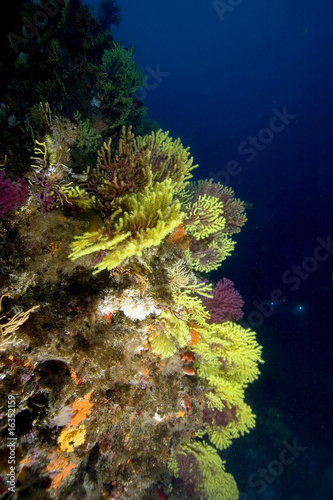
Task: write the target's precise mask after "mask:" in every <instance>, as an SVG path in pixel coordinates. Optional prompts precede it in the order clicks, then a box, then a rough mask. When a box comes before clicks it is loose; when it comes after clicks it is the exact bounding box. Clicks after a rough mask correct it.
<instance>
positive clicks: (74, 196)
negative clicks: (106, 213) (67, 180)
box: [59, 185, 96, 210]
mask: <svg viewBox="0 0 333 500" xmlns="http://www.w3.org/2000/svg"><path fill="white" fill-rule="evenodd" d="M59 191H60V193H62V194H63V195H64V196H65V199H66V201H67V202H68V203H70V204H73V205H77V206H78V207H79V208H82V209H84V210H88V209H89V208H92V207H93V206H94V204H95V201H96V199H95V196H90V195H89V194H88V193H87V191H85V190H84V189H81V188H79V187H78V186H73V185H69V186H61V187H60V188H59Z"/></svg>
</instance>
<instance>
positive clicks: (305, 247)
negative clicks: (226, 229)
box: [90, 0, 333, 500]
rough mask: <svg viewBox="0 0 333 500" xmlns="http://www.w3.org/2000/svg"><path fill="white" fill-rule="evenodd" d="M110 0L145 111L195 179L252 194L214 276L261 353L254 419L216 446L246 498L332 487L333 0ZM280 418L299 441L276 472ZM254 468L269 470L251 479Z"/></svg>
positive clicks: (320, 492)
mask: <svg viewBox="0 0 333 500" xmlns="http://www.w3.org/2000/svg"><path fill="white" fill-rule="evenodd" d="M118 3H119V5H120V6H121V10H122V21H121V24H120V26H119V28H114V29H113V32H114V35H115V38H116V39H118V40H120V41H121V42H123V43H124V44H125V45H126V46H127V45H133V46H135V48H136V55H135V59H136V63H137V65H138V66H139V67H141V68H142V69H143V70H144V71H145V73H146V75H147V88H146V89H143V90H142V91H140V92H139V93H138V95H139V96H140V97H141V98H142V99H143V100H144V102H145V104H146V106H147V107H148V110H149V116H150V118H152V119H154V120H156V121H158V123H159V124H160V126H161V128H163V129H164V130H169V131H170V135H171V136H172V137H174V138H176V137H178V136H179V137H180V138H181V140H182V142H183V144H184V146H190V149H191V153H192V155H193V156H194V161H195V163H198V164H199V168H198V169H197V170H196V171H195V177H196V178H197V179H199V178H210V177H212V178H214V179H215V180H217V181H218V180H219V181H220V182H221V183H222V184H225V183H227V184H228V185H230V186H231V187H232V188H233V189H234V190H235V192H236V196H237V197H239V198H241V199H242V200H245V201H247V202H249V203H251V204H252V205H253V208H252V209H251V210H249V211H248V219H249V220H248V222H247V224H246V227H244V228H243V230H242V232H241V233H240V234H239V235H238V237H237V241H238V243H237V247H236V252H235V253H234V255H233V256H232V257H230V258H229V259H228V260H227V261H226V262H225V263H224V264H223V266H222V268H221V270H219V271H218V272H217V273H215V274H213V275H212V277H213V279H215V280H217V279H220V278H221V277H223V276H226V277H228V278H230V279H232V280H233V281H234V282H235V285H236V288H237V289H238V290H239V291H240V293H241V294H242V296H243V298H244V299H245V302H246V304H245V316H244V319H245V321H247V323H248V324H249V326H251V327H253V328H255V330H256V331H257V334H258V339H259V341H260V343H261V344H263V346H264V357H265V359H266V364H265V366H264V368H263V370H262V372H263V374H262V377H261V379H260V381H259V382H258V383H256V384H255V385H254V386H253V387H252V388H249V390H248V401H249V403H250V404H251V405H252V406H253V407H254V408H255V409H256V412H257V414H258V415H259V418H258V426H257V429H256V430H255V431H253V432H252V434H251V435H250V436H248V437H245V438H243V439H241V440H239V442H238V443H235V444H234V445H233V446H232V448H231V449H230V450H229V451H228V453H227V454H225V455H224V456H226V455H227V460H228V467H229V470H230V471H231V472H233V474H234V475H235V477H236V478H237V481H238V484H239V486H240V490H241V491H242V492H243V493H244V495H243V498H242V496H241V498H242V500H245V499H246V498H251V499H252V498H260V499H263V500H268V499H270V500H287V499H289V498H290V499H291V498H292V497H295V498H296V497H297V498H299V499H303V500H304V499H306V500H307V499H312V500H330V499H332V498H333V465H332V449H333V448H332V428H333V426H332V414H333V411H332V410H333V408H332V396H333V394H332V392H333V391H332V389H333V384H332V369H331V364H332V353H333V349H332V340H331V339H332V332H333V321H332V312H331V311H332V307H333V293H332V292H333V287H332V273H333V262H332V255H333V248H331V247H330V240H331V239H332V240H333V224H332V218H333V199H332V191H333V189H332V188H333V164H332V160H333V140H332V139H333V123H332V116H333V92H332V81H333V65H332V62H333V51H332V48H333V2H332V0H318V1H317V2H313V1H310V0H293V1H290V0H269V1H268V0H243V1H242V0H238V1H235V0H233V1H232V0H229V1H227V0H226V2H212V1H207V0H195V1H192V2H191V1H188V0H187V1H186V0H182V1H179V0H178V1H176V0H169V1H168V2H166V1H161V0H160V1H158V0H141V1H140V2H134V1H133V0H122V1H119V2H118ZM223 3H224V5H229V7H228V10H225V7H223ZM90 5H93V4H92V3H90ZM230 5H234V7H230ZM224 11H225V12H224ZM274 290H278V292H275V295H274V296H272V292H273V291H274ZM272 297H273V298H272ZM272 301H273V302H277V303H275V304H274V305H273V304H270V303H271V302H272ZM260 315H261V316H260ZM269 408H275V409H276V411H277V415H278V417H276V418H275V419H274V418H272V413H270V414H269ZM269 415H270V416H269ZM282 429H286V430H288V431H289V438H288V443H292V442H293V440H294V439H297V443H299V444H300V446H301V447H302V448H306V449H304V450H302V451H300V452H299V453H298V452H297V453H298V456H297V457H295V462H294V463H293V464H290V465H284V466H283V469H282V471H281V473H278V472H279V471H278V472H277V473H276V476H273V475H272V474H273V468H271V469H269V466H270V464H271V463H272V460H273V461H274V460H279V453H281V450H282V449H283V445H282V444H281V441H283V439H282V438H281V432H282ZM282 434H283V432H282ZM276 441H278V443H276ZM258 468H261V469H267V468H268V469H267V470H270V473H271V475H270V476H269V478H270V479H272V478H273V480H272V481H271V482H270V481H269V480H268V479H264V478H261V479H260V481H258V480H257V479H258V478H254V480H253V481H252V482H251V480H250V479H249V478H251V474H252V475H253V474H257V470H258ZM260 486H262V488H260Z"/></svg>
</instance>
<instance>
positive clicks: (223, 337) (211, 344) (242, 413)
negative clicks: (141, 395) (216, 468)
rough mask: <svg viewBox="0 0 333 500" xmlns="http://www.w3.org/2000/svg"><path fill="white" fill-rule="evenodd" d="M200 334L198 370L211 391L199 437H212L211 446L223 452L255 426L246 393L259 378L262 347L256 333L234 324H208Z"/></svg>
mask: <svg viewBox="0 0 333 500" xmlns="http://www.w3.org/2000/svg"><path fill="white" fill-rule="evenodd" d="M199 331H200V340H199V342H198V343H197V344H196V345H195V346H194V347H193V349H194V351H195V353H196V357H197V358H198V359H200V361H199V362H198V363H197V366H196V368H197V373H198V375H199V376H200V377H203V378H204V379H206V380H207V382H208V385H209V387H211V391H210V392H208V393H207V409H206V410H205V417H204V427H203V429H204V430H202V431H200V432H199V433H198V434H197V435H198V436H203V435H204V434H205V433H208V436H209V439H210V440H211V442H212V443H213V444H214V445H215V446H217V447H218V448H221V449H222V448H226V447H227V446H229V445H230V443H231V440H232V439H233V438H235V437H238V436H239V435H242V434H244V433H245V432H248V430H249V429H251V428H252V427H254V425H255V418H254V415H253V413H252V411H251V408H250V407H249V406H247V405H246V404H245V403H244V389H245V387H246V386H247V385H248V384H249V383H250V382H252V381H253V380H255V379H256V378H258V376H259V369H258V364H259V363H262V362H263V361H262V358H261V346H259V344H258V343H257V342H256V340H255V334H254V332H252V331H251V330H249V329H248V330H246V329H244V328H242V327H241V326H240V325H237V324H235V323H231V322H226V323H219V324H215V323H214V324H211V325H207V324H206V325H204V327H202V328H199Z"/></svg>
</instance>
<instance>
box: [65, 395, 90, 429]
mask: <svg viewBox="0 0 333 500" xmlns="http://www.w3.org/2000/svg"><path fill="white" fill-rule="evenodd" d="M91 394H92V391H90V392H88V394H86V395H85V397H84V398H83V399H81V401H78V400H77V399H75V401H74V402H73V405H72V410H71V411H72V413H73V414H74V416H73V418H72V420H71V421H70V422H69V424H67V426H66V427H69V426H71V427H77V426H78V425H79V424H80V423H81V422H82V420H84V419H85V418H86V417H87V416H88V415H89V414H90V410H91V408H92V407H93V406H94V403H90V397H91Z"/></svg>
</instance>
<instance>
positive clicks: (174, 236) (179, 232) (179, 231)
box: [166, 223, 186, 244]
mask: <svg viewBox="0 0 333 500" xmlns="http://www.w3.org/2000/svg"><path fill="white" fill-rule="evenodd" d="M185 235H186V231H185V229H184V224H183V223H181V224H179V226H177V227H176V228H175V229H174V230H173V232H172V233H171V234H170V236H169V237H168V238H167V240H166V241H167V243H171V244H174V243H178V242H179V241H181V240H182V239H183V238H184V236H185Z"/></svg>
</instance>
